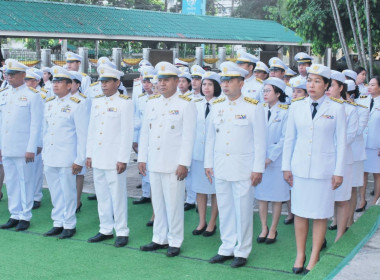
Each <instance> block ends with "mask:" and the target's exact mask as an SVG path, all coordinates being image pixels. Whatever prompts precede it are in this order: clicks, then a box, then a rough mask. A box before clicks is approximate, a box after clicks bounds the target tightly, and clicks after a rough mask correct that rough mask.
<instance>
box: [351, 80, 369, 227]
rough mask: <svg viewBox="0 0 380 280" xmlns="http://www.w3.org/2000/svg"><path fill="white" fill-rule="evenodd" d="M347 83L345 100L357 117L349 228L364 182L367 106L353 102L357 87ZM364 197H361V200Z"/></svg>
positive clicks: (356, 96)
mask: <svg viewBox="0 0 380 280" xmlns="http://www.w3.org/2000/svg"><path fill="white" fill-rule="evenodd" d="M345 83H346V84H347V100H349V101H351V102H354V103H353V104H355V105H356V110H357V113H358V117H359V122H358V130H357V131H356V136H355V140H354V142H353V143H352V145H351V146H352V155H353V160H354V163H353V165H352V192H351V200H350V211H349V213H350V215H349V218H348V222H347V227H348V228H349V227H350V226H351V225H352V224H353V223H354V213H355V209H356V203H357V198H358V195H357V193H358V192H357V191H358V190H357V189H359V190H360V188H361V187H362V186H363V183H364V160H365V159H366V158H367V156H366V153H365V143H364V138H363V132H364V129H365V128H366V127H367V124H368V117H369V108H368V107H367V106H364V105H361V104H358V103H355V100H356V99H357V98H359V96H360V92H359V88H358V87H357V86H356V84H355V82H354V81H351V80H346V81H345ZM364 200H365V197H363V201H364Z"/></svg>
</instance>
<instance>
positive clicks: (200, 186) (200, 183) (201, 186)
mask: <svg viewBox="0 0 380 280" xmlns="http://www.w3.org/2000/svg"><path fill="white" fill-rule="evenodd" d="M190 173H191V174H190V176H191V189H192V191H193V192H196V193H203V194H215V178H213V182H212V184H210V182H209V180H208V179H207V177H206V174H205V168H204V162H203V161H200V160H193V161H192V162H191V172H190Z"/></svg>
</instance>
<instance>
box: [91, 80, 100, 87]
mask: <svg viewBox="0 0 380 280" xmlns="http://www.w3.org/2000/svg"><path fill="white" fill-rule="evenodd" d="M97 84H99V81H97V82H95V83H92V84H91V85H90V87H93V86H95V85H97Z"/></svg>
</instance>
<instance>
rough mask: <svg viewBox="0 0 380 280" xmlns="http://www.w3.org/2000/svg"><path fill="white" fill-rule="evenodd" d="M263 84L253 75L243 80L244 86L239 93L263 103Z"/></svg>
mask: <svg viewBox="0 0 380 280" xmlns="http://www.w3.org/2000/svg"><path fill="white" fill-rule="evenodd" d="M263 90H264V84H263V81H262V80H260V79H259V78H256V77H255V75H254V74H252V76H251V77H249V78H248V79H245V80H244V86H243V88H242V89H241V93H242V94H243V95H244V96H245V97H249V98H253V99H256V100H259V101H260V102H264V99H263Z"/></svg>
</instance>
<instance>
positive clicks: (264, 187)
mask: <svg viewBox="0 0 380 280" xmlns="http://www.w3.org/2000/svg"><path fill="white" fill-rule="evenodd" d="M285 88H286V84H285V82H284V81H283V80H281V79H279V78H273V77H271V78H268V79H267V80H265V81H264V101H265V103H263V106H264V110H265V119H266V124H267V153H266V160H265V172H264V174H263V179H262V181H261V183H260V184H259V185H258V186H257V187H256V188H255V198H256V199H257V200H258V201H259V210H260V221H261V233H260V235H259V236H258V237H257V243H264V242H265V243H266V244H272V243H274V242H276V239H277V225H278V221H279V219H280V216H281V208H282V202H283V201H288V200H289V198H290V195H289V186H288V184H287V183H286V181H285V180H284V176H283V174H282V172H281V162H282V148H283V144H284V137H285V129H286V121H287V117H288V108H289V105H285V104H281V103H283V102H285V98H286V95H285ZM270 201H271V202H272V224H271V227H270V229H269V228H268V225H267V218H268V202H270Z"/></svg>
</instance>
